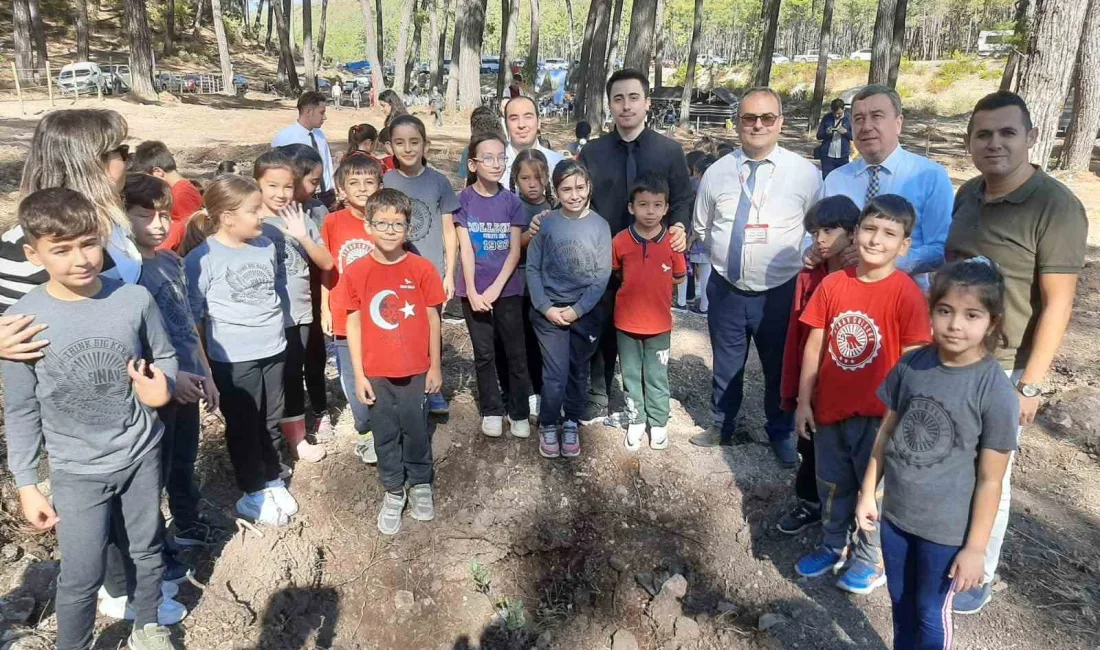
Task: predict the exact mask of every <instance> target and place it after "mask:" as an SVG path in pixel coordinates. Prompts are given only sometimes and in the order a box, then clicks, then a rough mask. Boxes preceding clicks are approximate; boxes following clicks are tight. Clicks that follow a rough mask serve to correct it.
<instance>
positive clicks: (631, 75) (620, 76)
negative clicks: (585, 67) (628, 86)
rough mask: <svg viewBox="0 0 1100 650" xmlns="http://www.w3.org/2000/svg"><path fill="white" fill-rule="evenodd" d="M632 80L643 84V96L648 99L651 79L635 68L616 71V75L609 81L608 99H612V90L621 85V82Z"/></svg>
mask: <svg viewBox="0 0 1100 650" xmlns="http://www.w3.org/2000/svg"><path fill="white" fill-rule="evenodd" d="M631 79H633V80H635V81H640V82H641V84H642V94H643V95H644V96H645V97H646V98H647V99H648V98H649V77H648V76H646V74H645V73H644V72H642V71H641V70H636V69H634V68H623V69H622V70H616V71H615V74H613V75H611V78H610V79H608V80H607V89H606V90H607V98H608V99H611V89H612V88H613V87H614V86H615V84H617V83H619V82H620V81H630V80H631Z"/></svg>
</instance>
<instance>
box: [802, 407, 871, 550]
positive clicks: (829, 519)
mask: <svg viewBox="0 0 1100 650" xmlns="http://www.w3.org/2000/svg"><path fill="white" fill-rule="evenodd" d="M881 423H882V420H881V419H880V418H861V417H855V418H849V419H847V420H844V421H843V422H837V423H836V424H827V425H820V424H819V425H818V427H817V431H816V432H815V433H814V455H815V456H816V457H817V493H818V496H819V497H820V499H821V529H822V533H823V540H822V541H823V542H824V544H825V545H826V546H830V547H832V548H845V547H846V546H847V545H848V542H849V538H850V537H851V536H852V531H853V530H856V538H855V541H854V550H853V553H854V557H856V558H858V559H863V560H867V561H868V562H871V563H873V564H882V549H881V544H880V543H879V530H878V528H877V527H876V528H875V531H874V532H872V533H867V532H864V531H862V530H859V529H857V527H856V526H855V518H856V504H857V503H858V501H859V488H860V485H861V484H862V483H863V475H864V474H865V473H866V472H867V465H868V463H870V461H871V450H872V449H873V448H874V446H875V434H876V433H878V427H879V425H880V424H881ZM876 493H877V494H876V497H877V498H878V501H879V510H880V511H881V510H882V488H881V485H880V487H879V488H878V489H877V490H876Z"/></svg>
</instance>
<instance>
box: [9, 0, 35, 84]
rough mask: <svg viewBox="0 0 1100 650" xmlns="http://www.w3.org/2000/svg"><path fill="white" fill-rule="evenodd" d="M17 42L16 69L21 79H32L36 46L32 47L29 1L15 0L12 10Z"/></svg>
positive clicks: (14, 38)
mask: <svg viewBox="0 0 1100 650" xmlns="http://www.w3.org/2000/svg"><path fill="white" fill-rule="evenodd" d="M12 18H13V23H14V28H15V29H14V31H13V32H12V39H13V40H14V41H15V67H17V68H19V78H20V79H30V78H31V73H32V72H33V71H34V46H33V45H31V8H30V6H29V4H28V3H27V0H15V6H14V8H13V9H12Z"/></svg>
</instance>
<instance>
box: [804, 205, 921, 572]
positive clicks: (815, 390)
mask: <svg viewBox="0 0 1100 650" xmlns="http://www.w3.org/2000/svg"><path fill="white" fill-rule="evenodd" d="M916 220H917V218H916V214H915V212H914V211H913V206H912V205H910V203H909V202H908V201H906V200H905V199H904V198H902V197H900V196H897V195H895V194H884V195H880V196H877V197H875V198H874V199H872V200H871V201H870V202H868V204H867V207H865V208H864V209H863V213H862V214H861V215H860V221H859V228H858V229H857V230H856V243H857V245H858V247H859V264H858V265H857V266H856V267H855V268H848V269H845V270H843V271H838V272H837V273H833V274H832V275H830V276H828V277H826V278H825V279H824V280H823V281H822V282H821V286H819V287H818V288H817V291H815V292H814V294H813V297H812V298H811V299H810V303H809V304H808V305H807V306H806V310H805V311H804V312H803V314H802V317H801V318H800V319H799V320H800V322H801V323H802V324H804V325H806V326H807V327H810V328H811V331H810V334H809V336H808V337H807V339H806V346H805V353H804V355H803V358H802V372H801V380H800V382H799V390H798V407H797V408H796V410H795V431H797V432H798V434H799V435H800V436H802V437H809V436H811V435H812V436H813V440H814V452H815V455H816V462H817V482H818V497H819V499H820V500H821V502H822V503H828V504H829V506H828V507H827V508H825V511H824V512H823V513H822V515H823V516H822V532H823V539H822V543H821V546H819V547H818V548H817V549H816V550H814V551H813V552H812V553H810V554H809V555H807V556H805V557H803V558H802V559H801V560H799V561H798V563H797V564H796V565H795V569H796V570H797V571H798V573H799V574H800V575H803V576H806V577H815V576H819V575H823V574H825V573H828V572H829V571H831V570H832V571H837V570H839V569H840V568H841V567H842V566H843V565H844V563H845V555H846V550H847V546H848V538H849V535H850V533H851V530H852V525H853V522H854V516H855V507H856V501H857V499H858V496H859V488H860V483H861V479H862V477H863V475H864V473H865V472H866V470H867V464H868V462H869V461H870V457H871V450H872V448H873V446H874V443H875V436H876V434H877V433H878V428H879V425H880V424H881V421H882V417H883V416H884V415H885V414H886V407H885V406H884V405H883V403H882V402H881V401H879V399H878V396H877V394H876V391H877V390H878V387H879V386H880V385H882V382H883V381H884V380H885V379H886V376H887V375H888V374H889V372H890V369H891V368H893V367H894V364H895V363H897V361H898V359H900V358H901V355H902V354H903V353H905V352H907V351H909V350H911V349H914V348H917V347H920V346H921V345H924V344H926V343H928V342H930V341H931V340H932V324H931V320H930V318H929V315H928V306H927V303H926V301H925V299H924V294H923V293H922V292H921V290H920V287H918V286H917V283H916V282H914V281H913V280H912V278H910V277H909V276H908V275H906V274H905V273H901V272H898V271H897V268H896V262H897V258H898V256H900V255H905V253H907V252H908V250H909V245H910V243H911V240H910V234H911V233H912V231H913V224H915V223H916ZM851 555H852V556H853V558H852V559H851V560H850V561H849V562H848V563H847V564H848V567H847V569H846V570H845V572H844V574H843V575H841V576H840V579H839V580H837V586H838V587H840V588H841V589H843V590H845V591H849V592H852V593H857V594H869V593H871V592H872V591H874V590H875V588H877V587H880V586H882V585H883V584H885V583H886V574H885V572H884V571H883V566H882V553H881V550H880V545H879V533H878V529H875V530H873V531H860V533H859V539H858V540H857V541H856V543H855V544H854V549H853V550H852V553H851Z"/></svg>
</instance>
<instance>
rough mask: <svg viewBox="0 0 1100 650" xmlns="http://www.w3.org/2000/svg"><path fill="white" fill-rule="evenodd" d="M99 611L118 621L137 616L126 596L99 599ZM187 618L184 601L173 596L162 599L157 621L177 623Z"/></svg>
mask: <svg viewBox="0 0 1100 650" xmlns="http://www.w3.org/2000/svg"><path fill="white" fill-rule="evenodd" d="M99 613H100V614H103V615H104V616H106V617H108V618H113V619H115V620H116V621H122V620H126V621H132V620H134V619H135V618H137V614H136V613H135V612H134V608H133V604H132V603H129V602H127V601H126V597H125V596H119V597H118V598H110V597H108V598H104V599H103V600H101V601H99ZM185 618H187V608H186V607H184V606H183V603H180V602H179V601H176V600H172V599H171V598H164V599H163V600H161V601H160V607H158V608H157V623H160V624H161V625H175V624H176V623H179V622H180V621H182V620H183V619H185Z"/></svg>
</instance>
